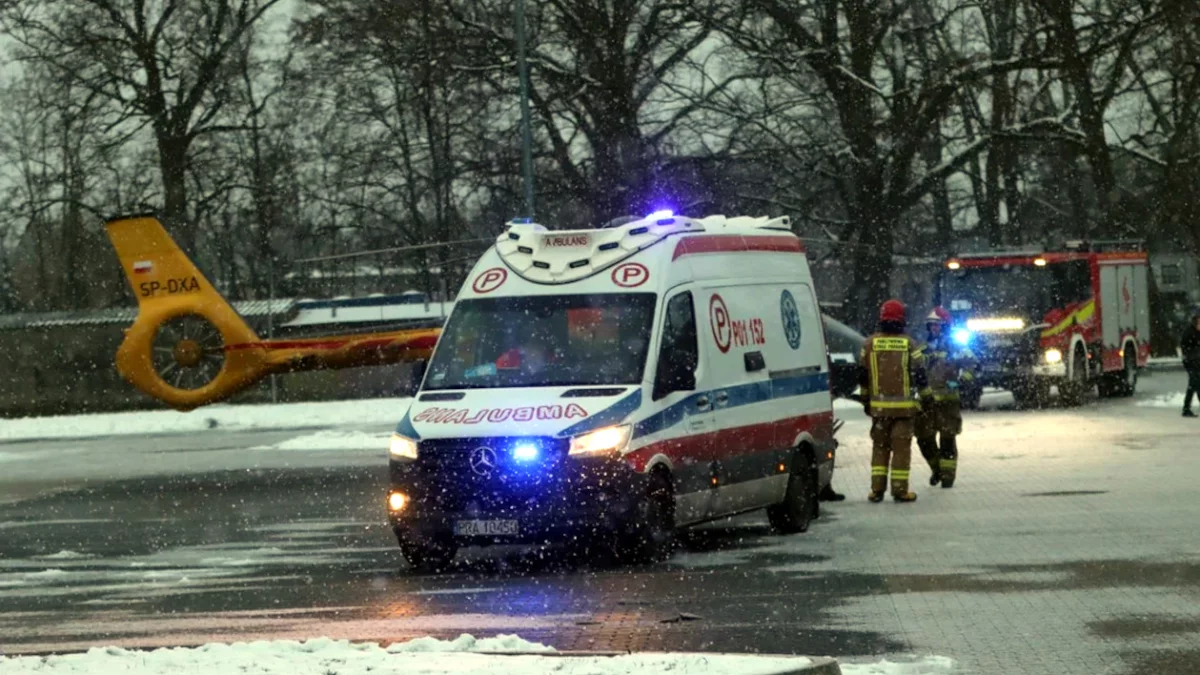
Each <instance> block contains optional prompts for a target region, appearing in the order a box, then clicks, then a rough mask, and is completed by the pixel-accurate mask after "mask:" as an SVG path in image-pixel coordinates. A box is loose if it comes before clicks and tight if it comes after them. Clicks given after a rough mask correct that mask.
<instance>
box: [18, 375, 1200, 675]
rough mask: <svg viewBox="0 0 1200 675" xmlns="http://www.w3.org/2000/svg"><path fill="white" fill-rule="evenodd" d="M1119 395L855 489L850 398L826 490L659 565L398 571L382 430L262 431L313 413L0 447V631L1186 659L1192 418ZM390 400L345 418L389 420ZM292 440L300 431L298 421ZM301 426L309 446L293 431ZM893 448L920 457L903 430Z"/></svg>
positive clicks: (1082, 666) (36, 635)
mask: <svg viewBox="0 0 1200 675" xmlns="http://www.w3.org/2000/svg"><path fill="white" fill-rule="evenodd" d="M1183 380H1184V378H1183V375H1182V373H1181V372H1178V371H1175V372H1157V373H1154V374H1152V375H1150V376H1147V377H1145V378H1143V380H1142V385H1141V389H1140V391H1139V394H1138V396H1137V397H1136V398H1134V399H1123V400H1113V401H1109V400H1100V401H1092V402H1090V403H1089V404H1088V405H1086V406H1084V407H1081V408H1073V409H1049V410H1041V411H1018V410H1014V409H1012V406H1011V399H1010V398H1008V397H1007V396H1005V395H989V396H988V397H986V398H985V403H984V405H985V409H984V410H982V411H980V412H977V413H970V414H968V416H967V418H966V424H965V426H966V433H965V434H964V436H963V437H962V438H961V440H960V446H961V457H960V462H959V464H960V469H959V480H958V484H957V485H956V486H955V487H954V488H953V489H951V490H943V489H940V488H931V487H929V486H928V485H927V484H926V482H925V479H926V478H927V477H928V471H927V469H926V468H925V467H924V466H923V465H922V464H921V463H920V460H919V458H918V459H917V460H916V461H914V471H913V475H914V485H915V489H916V491H917V492H918V493H919V494H920V499H919V501H918V502H917V503H915V504H910V505H902V504H895V503H893V502H892V501H891V500H887V501H885V502H884V503H882V504H870V503H868V502H867V501H866V499H865V496H866V492H867V486H868V483H869V468H868V467H869V460H870V449H869V445H868V441H867V424H866V421H865V418H863V416H862V415H861V413H859V412H854V411H852V410H847V409H843V410H841V412H840V414H841V415H842V416H843V417H845V418H846V419H847V420H848V421H847V424H846V426H845V428H844V429H843V430H842V431H841V432H840V434H839V436H840V437H841V439H842V448H841V450H840V452H839V456H838V468H837V473H836V475H835V479H834V482H835V485H836V487H837V488H838V489H839V490H841V491H844V492H846V493H847V494H848V496H849V498H848V500H847V501H845V502H843V503H839V504H826V505H824V507H823V508H824V511H823V515H822V517H821V519H820V520H819V521H818V522H817V523H815V524H814V525H813V527H812V529H811V530H810V531H809V532H808V533H806V534H802V535H795V536H788V537H783V536H777V535H773V534H771V533H770V532H769V530H768V529H767V527H766V523H765V519H763V518H761V517H759V516H756V515H755V516H747V517H743V518H739V519H736V520H733V521H724V522H720V523H714V524H711V525H708V526H705V527H704V528H702V529H699V530H697V531H694V532H692V533H690V534H689V535H688V536H687V537H685V540H684V546H683V548H682V550H681V551H680V552H679V553H678V554H677V555H676V556H675V557H674V558H673V559H672V560H671V561H670V562H668V563H664V564H659V565H654V566H649V567H641V568H632V569H615V570H614V569H593V568H590V567H588V566H587V565H585V564H581V563H576V562H572V561H568V560H564V559H563V557H562V556H561V555H559V554H558V552H556V551H553V550H527V549H514V550H506V549H491V550H472V551H468V552H466V554H465V555H464V556H463V559H462V560H461V561H460V563H459V564H458V565H457V566H456V567H455V568H454V569H453V570H452V571H451V572H450V573H447V574H443V575H439V576H422V575H417V574H415V573H412V572H410V571H409V570H408V569H407V568H406V567H405V565H404V563H403V561H402V558H401V557H400V555H399V552H398V551H397V549H396V546H395V542H394V539H393V537H392V534H391V532H390V531H389V530H388V529H387V527H386V526H385V525H384V522H383V495H384V491H385V486H386V484H385V478H386V467H385V465H384V450H383V445H382V443H381V444H380V446H379V447H378V449H363V450H357V451H349V450H341V451H332V450H329V451H323V450H321V449H319V448H314V447H312V446H313V444H312V443H308V445H307V446H306V447H308V448H309V449H307V450H302V451H290V452H289V451H286V450H283V449H281V447H286V446H287V444H288V443H289V441H290V440H291V439H294V438H296V437H297V436H303V435H305V434H309V435H311V433H312V432H311V431H305V432H298V431H269V432H266V431H260V432H252V433H235V432H226V431H214V432H212V433H208V434H204V433H198V434H191V435H175V436H171V435H162V436H155V437H147V436H141V437H127V438H97V439H89V440H79V441H53V442H37V441H30V442H24V443H10V444H7V445H4V446H0V650H3V651H4V653H8V654H15V653H25V652H40V651H50V650H63V649H78V648H83V647H87V646H93V645H108V644H118V645H125V646H160V645H176V644H198V643H203V642H208V641H213V640H221V641H235V640H250V639H267V638H305V637H311V636H316V635H325V636H330V637H335V638H352V639H359V640H365V639H370V640H382V641H395V640H403V639H407V638H411V637H415V636H420V635H428V634H432V635H435V636H439V637H454V636H456V635H458V634H459V633H463V632H466V633H472V634H474V635H477V636H482V635H494V634H497V633H517V634H519V635H521V636H522V637H524V638H527V639H530V640H536V641H540V642H545V643H547V644H551V645H553V646H555V647H558V648H560V649H588V650H713V651H733V652H774V653H799V654H811V655H831V656H836V657H839V658H841V659H848V660H851V661H854V660H858V659H861V660H863V661H873V660H877V659H878V657H879V656H887V657H888V658H889V659H892V660H899V659H905V658H916V657H920V656H926V655H941V656H947V657H951V658H953V659H954V660H955V661H956V662H957V663H958V667H959V669H960V670H961V672H964V673H1017V672H1020V673H1047V674H1053V675H1061V674H1062V673H1089V674H1090V673H1130V674H1140V673H1196V672H1200V526H1197V523H1200V499H1197V497H1196V493H1197V486H1198V485H1200V421H1196V420H1184V419H1181V418H1180V417H1179V411H1178V410H1177V409H1176V408H1172V407H1156V406H1153V405H1148V404H1149V403H1152V399H1154V398H1155V397H1159V396H1162V395H1164V394H1167V393H1171V392H1178V391H1180V389H1181V387H1182V385H1183ZM390 422H391V421H390V420H384V421H381V424H380V426H379V427H378V428H371V429H366V430H362V431H365V432H366V433H368V434H370V435H372V436H375V435H378V436H379V438H381V439H382V438H385V437H386V433H387V431H388V428H389V427H390ZM300 445H304V444H303V443H301V444H300ZM317 445H319V443H318V444H317ZM914 454H916V453H915V452H914Z"/></svg>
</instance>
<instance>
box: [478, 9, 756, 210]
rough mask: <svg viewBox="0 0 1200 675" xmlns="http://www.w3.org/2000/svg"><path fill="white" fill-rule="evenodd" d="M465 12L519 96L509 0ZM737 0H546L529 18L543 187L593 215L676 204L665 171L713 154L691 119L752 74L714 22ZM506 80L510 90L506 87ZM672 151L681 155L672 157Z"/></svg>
mask: <svg viewBox="0 0 1200 675" xmlns="http://www.w3.org/2000/svg"><path fill="white" fill-rule="evenodd" d="M479 5H480V6H481V7H482V8H483V11H476V12H461V13H460V19H461V21H462V23H463V25H464V26H467V27H470V28H471V29H472V30H473V34H474V35H476V36H478V42H479V44H480V45H481V46H482V47H483V48H484V49H485V51H483V52H482V53H481V54H480V55H479V56H478V57H477V63H479V64H486V63H491V64H504V65H503V68H502V69H497V68H487V69H486V72H487V73H488V74H489V75H490V76H491V77H492V78H493V81H494V82H496V83H497V88H498V89H501V90H506V91H507V92H509V93H512V92H513V91H514V88H515V87H514V85H515V83H516V78H515V75H516V71H515V66H514V65H513V63H514V54H515V46H514V39H513V31H512V29H511V26H512V25H513V24H512V20H511V16H512V15H511V9H510V7H511V3H509V2H499V1H493V0H485V1H484V2H481V3H479ZM738 14H739V11H738V10H737V9H736V3H728V2H724V1H723V0H702V1H700V2H691V3H681V2H675V1H673V0H651V1H649V2H645V1H638V0H616V1H615V2H596V1H595V0H548V1H547V2H538V3H531V4H530V7H529V13H528V21H529V34H530V57H529V59H530V67H531V70H532V86H531V89H530V98H531V101H532V105H533V111H534V117H535V121H536V123H537V125H538V132H539V133H538V136H539V140H540V141H541V143H542V150H543V152H542V153H540V154H541V155H542V156H543V157H544V158H545V160H546V161H545V162H543V163H542V165H541V167H540V172H539V180H540V181H541V183H542V185H541V189H542V190H543V191H544V192H546V193H550V194H555V193H557V194H565V195H569V196H570V197H571V198H572V199H573V200H574V201H575V202H576V203H577V205H578V206H579V207H581V208H582V210H583V212H585V213H586V215H585V216H584V217H585V218H590V219H591V220H593V221H598V220H605V219H607V218H610V217H614V216H618V215H624V214H629V213H639V212H643V211H645V210H646V209H648V208H651V207H654V206H656V205H657V204H659V203H663V202H666V201H669V198H670V196H671V194H672V192H673V190H672V188H671V186H670V185H669V184H667V181H665V180H664V177H665V176H667V175H670V173H671V170H672V168H673V167H672V164H673V163H674V161H675V160H676V159H678V158H679V157H680V156H681V155H687V154H689V153H691V152H701V151H702V150H704V148H702V146H701V145H700V144H699V143H696V142H695V138H696V136H695V134H693V133H690V132H691V130H690V129H688V125H689V124H690V123H692V122H694V121H695V120H696V118H697V117H698V116H699V115H700V114H701V113H702V111H704V110H705V108H706V106H707V105H708V104H709V103H711V102H712V101H713V100H714V99H715V98H716V97H718V96H719V95H720V94H721V93H723V92H725V91H727V90H728V89H729V88H730V87H732V86H734V85H735V84H736V83H737V82H739V81H740V80H742V79H743V77H744V75H743V74H742V73H739V72H737V71H736V70H734V71H728V70H724V67H725V66H727V65H729V64H728V62H727V61H725V60H724V59H723V58H722V56H721V51H722V40H721V38H720V36H719V35H718V34H717V32H716V27H717V26H719V25H722V24H725V23H729V22H736V20H737V16H738ZM506 84H507V86H505V85H506ZM672 151H673V152H672Z"/></svg>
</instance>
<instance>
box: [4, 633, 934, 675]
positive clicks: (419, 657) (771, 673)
mask: <svg viewBox="0 0 1200 675" xmlns="http://www.w3.org/2000/svg"><path fill="white" fill-rule="evenodd" d="M554 651H555V650H554V649H553V648H551V647H547V646H546V645H542V644H538V643H534V642H528V641H526V640H522V639H521V638H519V637H517V636H515V635H501V636H497V637H495V638H484V639H476V638H474V637H472V636H470V635H462V636H460V637H459V638H458V639H456V640H437V639H434V638H420V639H417V640H413V641H410V642H403V643H396V644H392V645H390V646H388V647H386V648H385V647H381V646H379V645H377V644H375V643H373V642H366V643H354V642H350V641H347V640H331V639H328V638H318V639H313V640H306V641H304V642H296V641H292V640H275V641H269V642H268V641H262V642H236V643H232V644H222V643H210V644H207V645H204V646H201V647H196V648H169V649H156V650H153V651H135V650H126V649H121V648H118V647H106V648H94V649H91V650H89V651H87V652H85V653H80V654H66V655H61V656H48V657H35V656H29V657H9V658H5V657H0V675H25V674H26V673H29V674H34V673H39V674H50V675H65V674H70V673H88V674H89V675H110V674H113V673H121V674H123V675H166V674H168V673H170V674H174V673H181V672H186V673H207V674H211V675H225V674H226V673H228V674H230V675H233V674H235V673H236V674H241V673H249V672H253V673H261V674H262V675H273V674H275V673H279V674H286V675H308V674H309V673H312V674H314V675H325V674H328V673H336V675H360V674H362V675H365V674H366V673H379V672H394V673H405V675H422V674H425V675H448V674H450V673H455V674H457V673H466V672H486V673H490V674H492V675H509V674H511V675H538V674H539V673H546V674H550V673H554V674H555V675H585V674H586V675H641V674H643V673H656V674H657V673H663V672H674V673H681V674H684V675H686V674H688V673H695V674H697V675H700V674H703V675H783V674H785V673H793V672H797V671H798V670H800V669H802V668H804V667H806V666H809V665H811V664H813V661H812V660H811V659H808V658H805V657H802V656H755V655H740V654H699V653H687V654H671V653H644V654H626V655H621V656H611V657H605V656H579V657H564V656H541V655H539V654H545V653H552V652H554ZM505 652H507V653H508V655H505V654H504V653H505ZM841 669H842V673H843V674H844V675H940V674H943V673H952V672H953V662H952V661H951V660H950V659H947V658H944V657H928V658H924V659H920V660H915V661H913V662H910V663H893V662H889V661H886V660H885V661H880V662H877V663H867V664H843V665H842V666H841Z"/></svg>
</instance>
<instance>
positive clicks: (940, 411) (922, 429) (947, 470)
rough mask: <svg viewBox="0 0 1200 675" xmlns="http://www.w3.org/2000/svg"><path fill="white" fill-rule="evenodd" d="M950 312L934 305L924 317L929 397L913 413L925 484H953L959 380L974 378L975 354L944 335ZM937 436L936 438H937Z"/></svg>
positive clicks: (959, 426)
mask: <svg viewBox="0 0 1200 675" xmlns="http://www.w3.org/2000/svg"><path fill="white" fill-rule="evenodd" d="M949 325H950V313H949V312H947V311H946V310H945V309H943V308H941V307H934V308H933V311H932V312H930V313H929V316H928V317H926V318H925V330H926V331H927V338H926V339H927V341H926V343H925V345H924V347H922V350H921V351H922V354H923V355H924V357H925V372H926V373H927V374H928V377H929V388H930V390H931V391H932V392H933V400H932V401H931V402H929V403H928V404H927V405H923V406H922V407H921V413H920V414H919V415H917V421H916V432H917V447H918V448H920V449H921V454H922V455H923V456H924V457H925V461H926V462H928V463H929V469H930V471H931V474H930V476H929V484H930V485H937V484H938V483H941V485H942V487H944V488H948V487H953V486H954V478H955V475H956V473H957V470H958V441H957V438H958V435H959V434H961V433H962V406H961V404H960V403H959V395H958V388H959V383H960V382H962V383H970V382H972V381H973V380H974V379H975V374H974V370H975V355H974V354H972V353H971V350H970V349H967V348H966V347H961V348H955V347H954V345H953V344H952V343H951V341H950V339H949V336H948V334H947V333H948V330H947V329H948V328H949ZM939 436H940V438H939Z"/></svg>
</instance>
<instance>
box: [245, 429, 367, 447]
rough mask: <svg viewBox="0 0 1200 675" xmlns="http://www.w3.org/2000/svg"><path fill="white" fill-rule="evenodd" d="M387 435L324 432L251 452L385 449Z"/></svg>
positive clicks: (290, 439)
mask: <svg viewBox="0 0 1200 675" xmlns="http://www.w3.org/2000/svg"><path fill="white" fill-rule="evenodd" d="M387 443H388V434H368V433H365V432H362V431H334V430H324V431H318V432H316V433H313V434H307V435H304V436H297V437H295V438H289V439H288V440H286V441H283V442H281V443H276V444H274V445H264V446H259V447H257V448H251V449H252V450H375V451H381V449H382V448H386V447H387Z"/></svg>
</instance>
